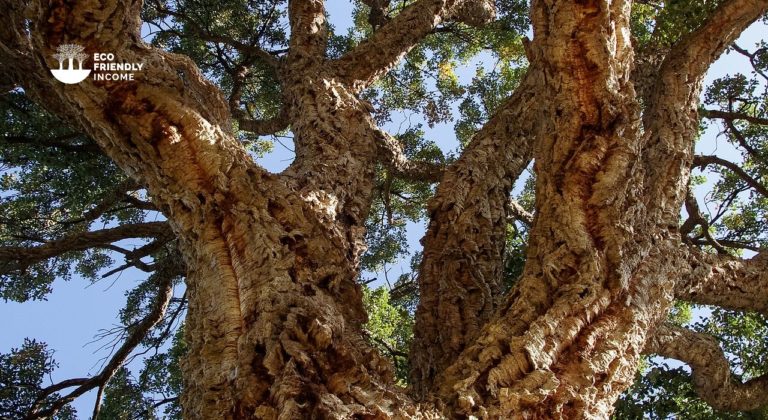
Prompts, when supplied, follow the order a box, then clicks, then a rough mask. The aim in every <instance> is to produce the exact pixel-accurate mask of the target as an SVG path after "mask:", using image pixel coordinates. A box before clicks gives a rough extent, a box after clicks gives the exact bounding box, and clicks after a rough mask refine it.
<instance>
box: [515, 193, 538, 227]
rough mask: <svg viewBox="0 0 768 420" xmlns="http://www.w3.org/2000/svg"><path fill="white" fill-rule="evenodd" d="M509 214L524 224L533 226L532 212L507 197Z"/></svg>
mask: <svg viewBox="0 0 768 420" xmlns="http://www.w3.org/2000/svg"><path fill="white" fill-rule="evenodd" d="M509 214H510V216H512V217H514V218H515V219H516V220H519V221H520V222H522V223H524V224H525V225H526V226H528V227H530V226H533V214H532V213H531V212H529V211H528V210H526V209H525V208H524V207H523V206H522V205H520V203H518V202H517V201H516V200H513V199H511V198H510V199H509Z"/></svg>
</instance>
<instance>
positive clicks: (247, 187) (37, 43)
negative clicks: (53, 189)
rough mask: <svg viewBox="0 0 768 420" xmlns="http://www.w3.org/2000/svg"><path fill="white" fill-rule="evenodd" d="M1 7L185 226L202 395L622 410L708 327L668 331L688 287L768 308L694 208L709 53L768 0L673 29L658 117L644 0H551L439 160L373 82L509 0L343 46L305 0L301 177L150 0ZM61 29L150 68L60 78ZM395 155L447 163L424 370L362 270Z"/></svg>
mask: <svg viewBox="0 0 768 420" xmlns="http://www.w3.org/2000/svg"><path fill="white" fill-rule="evenodd" d="M0 5H1V6H2V7H3V8H4V9H5V10H8V19H9V24H8V25H4V27H3V28H2V29H0V36H1V38H0V39H1V40H2V44H3V46H4V47H5V48H4V49H3V50H2V51H1V53H2V56H1V57H0V58H2V60H0V61H2V63H3V64H2V66H0V69H2V70H3V71H4V72H6V74H8V75H9V76H8V77H10V78H11V79H12V80H15V81H16V83H18V84H20V85H21V86H22V87H23V88H24V89H25V92H27V93H28V94H29V95H30V96H31V97H33V98H35V99H36V100H37V101H38V102H40V103H41V104H42V105H44V106H45V107H46V108H47V109H48V110H50V111H51V112H53V113H55V114H57V115H60V116H61V117H62V118H65V119H67V120H68V121H70V122H71V123H72V124H75V125H77V126H78V127H80V128H82V129H83V130H84V131H85V132H86V133H88V134H89V135H90V136H91V137H93V138H94V139H95V141H96V142H97V143H98V145H99V146H100V147H101V149H102V150H103V151H104V152H105V153H106V154H107V155H109V157H110V158H112V159H113V160H114V161H115V162H116V163H117V164H118V165H119V166H120V167H121V168H122V169H123V170H124V171H125V172H127V173H128V174H129V175H130V176H132V177H134V178H135V179H137V180H138V181H140V182H141V183H142V185H146V186H147V190H148V191H149V193H150V194H151V196H152V198H153V201H154V202H155V203H157V205H158V207H159V208H161V209H163V211H164V213H165V215H166V217H167V218H168V223H169V225H170V227H171V229H172V231H173V233H174V234H175V235H177V236H178V237H179V239H180V243H181V250H182V252H183V255H184V259H185V262H186V265H187V267H188V273H187V277H186V278H187V286H188V290H189V291H188V298H189V310H188V317H187V321H186V322H187V324H186V334H187V335H186V340H187V343H188V346H189V350H190V351H189V355H188V356H187V358H186V360H185V361H184V364H183V371H184V376H185V390H184V395H183V396H182V405H183V408H184V415H185V417H186V418H190V419H239V418H265V419H277V418H279V419H297V418H357V417H360V418H467V417H470V416H475V417H476V418H608V417H609V416H610V413H611V412H612V406H613V403H614V402H615V400H616V398H617V397H618V396H619V394H620V393H621V392H622V391H623V390H624V389H626V388H627V387H628V386H629V384H630V383H631V381H632V379H633V376H634V373H635V370H636V367H637V363H638V360H639V357H640V355H641V353H642V352H643V351H656V352H665V351H666V352H667V353H669V354H671V355H672V357H674V356H675V354H677V353H676V352H678V353H679V349H680V348H681V347H680V345H679V344H675V343H679V340H676V339H675V338H674V337H682V339H684V340H689V341H690V340H693V339H692V338H687V336H686V335H685V334H682V333H679V334H678V333H674V332H670V331H668V330H664V329H663V328H662V329H661V330H659V331H661V332H662V333H663V334H660V335H659V336H658V337H660V338H658V337H657V338H655V339H654V340H656V341H652V342H651V343H652V344H647V343H648V339H649V337H652V336H653V334H654V333H655V332H656V331H657V327H658V325H659V324H660V322H661V321H662V320H663V319H664V317H665V314H666V311H667V309H668V308H669V306H670V304H671V303H672V301H673V299H674V298H675V297H676V296H677V297H679V298H683V299H689V300H694V301H700V302H703V303H716V304H722V305H724V306H726V307H731V308H738V309H745V308H748V309H757V310H762V311H764V310H765V307H764V302H765V299H762V300H761V299H754V298H753V299H751V300H750V296H749V295H750V293H748V292H749V290H747V289H741V288H739V287H738V285H739V284H742V283H745V282H747V283H749V282H751V283H750V284H755V283H754V282H755V281H757V282H760V283H759V284H761V285H763V284H764V283H765V276H764V274H762V273H764V272H765V271H764V270H762V269H761V268H760V267H763V266H764V259H762V257H761V259H757V260H755V261H754V262H743V261H735V260H734V261H720V260H717V261H713V260H712V259H713V258H714V257H711V256H702V255H699V254H695V253H693V252H688V251H687V250H682V249H681V246H682V245H681V244H680V238H679V235H678V234H677V232H676V227H675V226H676V221H677V214H679V209H680V207H681V205H682V203H683V199H684V196H685V190H686V185H687V180H688V175H689V171H690V166H691V164H692V154H691V149H692V144H693V139H694V135H695V130H696V124H697V121H698V120H697V115H696V104H697V98H698V95H699V89H700V85H701V80H702V77H703V74H704V72H705V70H706V68H707V67H708V65H709V64H710V63H711V62H712V61H714V59H715V58H716V57H717V56H718V55H719V54H720V53H721V52H722V51H723V49H724V48H725V47H727V45H728V44H729V43H730V42H732V41H733V39H735V37H736V36H737V35H738V34H739V33H740V32H741V31H742V30H743V29H744V28H745V27H746V26H747V25H748V24H749V23H750V22H752V21H754V20H755V19H757V18H758V17H759V16H760V15H761V14H763V13H764V12H765V10H766V8H767V7H768V3H767V2H766V1H765V0H729V1H726V2H724V3H723V4H722V5H721V6H720V7H719V8H718V9H717V10H716V11H715V12H714V13H713V15H712V17H710V18H709V20H707V21H706V22H705V23H704V24H703V25H702V27H701V28H700V29H699V30H698V31H696V32H694V33H692V34H691V35H690V36H689V37H687V38H686V39H685V40H683V41H682V43H681V45H680V46H679V48H676V49H673V52H671V53H670V54H669V55H668V56H667V57H666V58H665V61H664V63H662V64H661V65H660V68H659V70H658V72H657V73H658V74H654V75H653V77H654V79H653V80H652V83H646V85H648V86H653V87H652V88H647V89H649V90H648V92H650V93H648V92H645V91H644V92H643V104H644V106H645V109H646V111H645V113H644V114H642V115H641V110H640V106H639V102H640V101H639V99H638V94H637V93H636V91H635V88H634V85H633V82H632V79H631V76H632V72H633V68H634V52H633V49H632V45H631V40H630V37H629V13H630V7H631V3H630V2H628V1H607V0H586V1H580V2H572V1H565V0H547V1H544V0H537V1H534V2H533V4H532V16H531V18H532V21H533V24H534V38H533V42H532V43H531V45H530V46H529V48H528V54H529V60H530V63H531V66H530V69H529V71H528V74H527V76H526V77H525V79H524V81H523V83H522V84H521V86H520V87H519V88H518V90H517V91H516V92H515V94H514V95H512V96H511V97H510V99H509V100H508V101H507V102H506V103H505V104H504V105H503V106H501V107H500V109H499V111H498V112H497V114H496V115H494V116H493V117H492V118H491V119H490V121H489V122H488V123H487V124H486V125H485V127H483V128H482V129H481V130H480V131H479V132H478V133H477V134H476V135H475V137H474V138H473V140H472V142H471V143H470V145H469V146H468V147H467V149H466V151H465V152H464V153H463V155H462V156H461V157H460V158H459V159H458V160H457V161H456V162H455V163H454V164H452V165H451V166H450V167H448V168H447V169H446V170H445V171H444V172H443V171H436V170H434V168H431V169H427V170H409V168H410V169H414V167H415V166H413V165H411V163H409V162H406V161H404V160H403V157H402V153H401V152H400V151H399V149H398V145H397V144H396V143H393V142H392V139H391V138H390V137H388V136H387V135H386V133H383V132H382V131H381V130H380V129H379V128H378V127H376V124H375V122H374V121H373V119H372V117H371V115H370V112H369V110H368V105H367V104H365V103H363V102H362V101H360V100H359V98H358V97H357V93H359V91H360V90H361V89H363V88H364V87H367V86H370V84H371V83H372V82H373V81H375V80H376V78H377V77H379V76H381V75H382V74H384V73H386V71H388V70H389V69H390V68H391V67H392V66H393V65H394V64H396V63H397V61H398V60H399V59H400V58H401V57H402V56H403V54H405V53H406V52H407V51H408V50H409V49H410V48H412V47H413V46H414V45H415V44H416V43H418V42H419V41H420V40H421V39H422V38H423V37H424V36H426V35H427V34H428V33H429V32H430V31H432V30H433V29H434V28H435V27H436V25H438V24H439V23H440V22H443V21H447V20H460V21H462V22H465V23H467V24H472V25H481V24H483V23H484V22H487V21H488V20H490V19H492V18H493V7H492V6H491V5H490V3H487V2H480V1H478V2H475V1H469V0H467V1H460V0H454V1H446V0H442V1H439V0H420V1H417V2H414V3H413V5H411V6H409V7H408V8H407V9H405V10H404V11H403V12H402V13H401V14H400V15H398V17H397V18H395V19H393V20H391V21H390V22H388V23H387V24H385V25H384V26H383V27H382V28H379V30H378V31H377V32H376V33H375V34H374V35H373V37H372V38H371V39H370V40H368V41H366V42H364V43H362V44H361V45H360V46H359V47H358V48H357V49H355V50H353V51H352V52H351V53H349V54H348V55H346V56H344V57H342V58H340V59H338V60H335V61H330V60H328V59H327V58H326V57H325V56H324V51H325V43H326V36H327V34H326V26H325V15H324V7H323V2H322V1H320V0H307V1H292V2H290V5H289V21H290V24H291V29H292V36H291V42H290V51H289V53H288V55H287V56H286V58H285V59H283V60H281V62H280V63H279V67H280V75H281V76H280V77H281V83H282V85H283V92H284V97H285V98H284V100H285V109H286V111H285V113H284V114H283V115H281V118H282V119H286V121H288V124H289V125H290V127H291V129H292V130H293V132H294V135H295V143H296V159H295V161H294V162H293V164H292V165H291V166H290V167H289V168H288V169H286V170H285V171H284V172H282V173H280V174H272V173H269V172H267V171H265V170H264V169H262V168H260V167H258V166H257V165H256V164H254V162H253V161H252V160H251V158H250V157H249V155H248V154H247V153H246V152H245V150H244V148H243V147H242V145H240V144H239V143H238V142H237V141H236V140H235V138H234V137H233V134H232V126H233V120H232V117H231V116H230V111H229V109H228V104H227V102H226V101H225V100H224V99H223V98H222V96H221V93H220V92H219V91H218V90H217V89H216V88H215V86H213V85H212V84H211V83H210V82H208V81H206V80H205V79H204V77H203V76H202V75H201V74H200V72H199V70H198V69H197V68H196V67H195V66H194V64H193V63H192V62H191V61H190V60H189V59H187V58H185V57H181V56H177V55H174V54H170V53H167V52H163V51H160V50H157V49H153V48H150V47H149V46H147V45H145V44H143V43H142V42H141V41H140V40H139V32H138V31H139V17H138V16H139V9H140V2H138V1H130V0H121V1H117V0H111V1H105V2H95V1H91V0H78V1H73V2H64V1H53V2H41V1H37V0H33V1H32V2H30V3H29V4H26V3H24V4H22V3H21V2H18V1H15V0H14V1H12V0H0ZM25 19H29V21H28V25H29V28H30V30H29V31H27V30H26V29H25V28H26V26H25V25H26V24H27V23H25V22H26V21H25ZM64 42H74V43H78V44H80V45H83V46H84V47H85V50H86V52H88V53H92V52H95V51H105V50H109V51H114V52H115V54H116V55H117V56H119V57H120V59H121V60H123V61H127V62H143V63H144V68H145V69H146V71H144V72H142V73H140V74H139V75H138V78H137V80H136V81H134V82H94V81H86V82H84V83H82V84H79V85H72V86H65V85H61V84H57V83H56V82H55V81H52V80H51V78H50V77H49V76H48V74H47V68H48V67H50V66H51V65H52V58H50V57H51V54H52V53H53V50H54V48H55V46H56V45H58V44H61V43H64ZM644 89H646V88H644ZM284 122H285V121H281V126H282V123H284ZM532 158H534V159H535V171H536V176H537V186H536V213H535V218H534V220H533V226H532V230H531V234H530V242H529V245H528V255H527V262H526V266H525V269H524V273H523V276H522V279H521V280H520V282H519V284H518V286H516V287H515V288H514V289H513V290H512V291H511V292H509V293H508V294H507V295H505V296H502V295H501V294H500V291H499V284H500V279H501V272H502V269H501V267H502V264H503V261H502V259H503V250H504V232H505V224H506V223H507V212H508V211H507V205H508V204H507V203H508V200H509V193H510V189H511V186H512V183H513V182H514V180H515V179H516V178H517V177H518V176H519V174H520V173H521V171H522V170H523V169H524V168H525V167H526V166H527V165H528V163H529V162H530V160H531V159H532ZM378 164H383V165H388V166H390V167H392V168H394V169H396V172H398V171H399V173H400V174H401V175H407V173H410V175H411V176H415V177H423V178H424V179H429V180H434V179H437V178H439V179H440V183H439V186H438V187H437V192H436V195H435V197H434V198H433V199H432V201H431V202H430V204H429V216H430V225H429V229H428V232H427V235H426V238H425V240H424V247H425V249H424V260H423V262H422V265H421V267H420V273H419V286H420V305H419V308H418V312H417V323H416V328H415V334H416V337H415V343H414V346H413V348H412V350H411V355H410V358H411V361H412V364H413V371H412V380H413V387H412V389H410V390H406V389H402V388H398V387H397V386H395V384H394V381H393V379H392V378H393V374H392V367H391V365H390V364H389V362H387V361H386V359H385V358H383V357H382V356H381V355H379V354H378V353H377V352H376V351H375V350H374V349H373V348H372V347H371V346H370V345H369V344H368V343H367V342H366V340H365V339H364V338H363V334H362V324H363V323H364V322H365V313H364V310H363V307H362V302H361V293H360V289H359V286H358V285H357V284H356V278H357V276H358V270H359V257H360V255H361V253H362V252H363V251H364V249H365V244H364V239H363V238H364V222H365V219H366V217H367V214H368V211H369V207H370V203H371V194H372V190H373V187H374V175H375V173H374V169H375V167H376V165H378ZM153 227H154V226H153ZM164 228H165V229H167V227H164ZM41 252H43V251H41ZM702 267H704V268H702ZM723 267H725V268H723ZM723 270H729V271H732V272H733V274H732V275H726V274H724V271H723ZM682 273H685V275H681V274H682ZM678 279H680V280H678ZM750 279H751V280H750ZM676 283H677V284H676ZM764 289H765V288H764V287H760V288H757V290H756V291H764ZM745 290H746V291H745ZM761 305H762V306H761ZM664 337H666V338H664ZM670 337H671V338H670ZM710 353H712V354H715V355H716V352H714V351H711V352H710ZM681 357H682V356H681ZM713 357H714V356H713ZM705 373H706V372H705ZM759 385H760V386H762V385H761V384H759ZM756 386H757V385H756ZM702 389H703V390H704V391H703V392H711V391H712V387H711V386H710V387H707V386H703V387H702ZM745 392H752V391H745ZM750 395H751V394H750ZM718 398H721V397H712V401H715V402H717V401H720V400H719V399H718ZM750 401H753V400H750Z"/></svg>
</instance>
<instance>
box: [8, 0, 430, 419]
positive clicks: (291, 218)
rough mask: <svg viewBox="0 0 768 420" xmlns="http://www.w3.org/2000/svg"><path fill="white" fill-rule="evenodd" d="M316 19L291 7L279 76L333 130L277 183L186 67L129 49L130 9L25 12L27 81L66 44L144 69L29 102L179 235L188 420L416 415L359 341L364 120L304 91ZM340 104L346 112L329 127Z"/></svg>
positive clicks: (38, 91) (318, 32)
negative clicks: (123, 179)
mask: <svg viewBox="0 0 768 420" xmlns="http://www.w3.org/2000/svg"><path fill="white" fill-rule="evenodd" d="M318 4H319V3H311V4H310V3H302V4H299V5H295V4H294V5H292V7H294V9H293V17H292V21H293V22H299V23H300V24H302V25H303V24H305V23H306V24H307V25H309V26H308V27H309V32H302V31H301V29H302V28H299V27H297V28H296V29H297V30H296V31H295V32H294V33H296V34H302V33H304V35H297V37H296V39H295V41H294V42H293V45H294V46H297V48H296V49H295V50H292V54H291V55H289V58H288V60H289V61H291V60H293V61H292V63H293V67H291V68H292V69H297V70H295V71H293V72H288V73H289V74H288V76H286V77H287V78H289V79H290V78H293V79H291V80H300V81H303V82H304V81H305V82H307V84H306V85H301V84H297V85H298V88H297V90H296V91H292V92H289V94H293V96H292V97H291V99H290V100H291V101H293V102H294V103H295V104H296V105H297V106H299V109H300V112H301V113H304V115H306V116H307V117H310V118H311V116H312V115H320V116H321V117H324V118H325V120H324V121H325V122H326V123H327V125H326V126H322V124H321V125H320V128H317V127H313V126H312V124H311V123H310V122H308V120H307V119H303V120H301V121H299V122H298V123H297V124H295V127H296V129H295V132H296V136H297V138H298V141H297V155H298V158H297V163H296V164H295V165H294V166H293V167H292V168H291V170H289V171H286V174H285V175H283V176H275V175H271V174H268V173H266V172H265V171H263V170H262V169H260V168H258V167H256V166H255V165H254V164H253V162H252V161H251V159H250V157H249V156H248V155H247V153H246V152H245V151H244V149H243V148H242V146H241V145H240V144H239V143H238V142H237V141H236V140H235V139H234V138H233V137H232V136H231V135H230V134H229V131H230V127H231V120H230V118H229V114H228V109H227V104H226V101H225V100H224V99H223V98H222V97H221V95H220V93H219V92H218V91H217V90H216V89H214V87H213V86H212V85H210V84H209V83H208V82H206V81H205V80H204V79H203V78H202V76H201V75H200V73H199V72H198V71H197V69H196V68H195V67H194V65H192V63H191V62H190V61H189V60H188V59H184V58H181V57H179V56H175V55H173V54H169V53H165V52H162V51H158V50H152V49H149V48H147V47H146V46H145V45H143V44H141V43H140V42H137V41H134V40H135V39H138V3H130V2H128V3H126V2H118V1H115V2H113V3H109V4H104V5H102V7H104V10H113V13H111V14H110V13H101V12H100V13H95V12H94V8H93V5H92V4H90V3H88V2H76V3H72V4H56V5H52V6H51V5H48V4H41V3H34V4H33V5H32V12H33V13H30V15H32V16H35V20H34V22H32V30H31V31H30V32H31V33H32V34H33V37H32V39H31V40H29V41H30V42H31V43H32V44H33V45H34V46H35V47H34V48H32V49H31V50H32V51H38V52H39V55H36V56H34V57H33V62H34V63H35V65H36V66H37V67H36V68H38V69H39V68H43V69H44V68H45V67H47V65H46V56H45V55H49V54H50V53H52V50H53V48H54V47H55V46H56V45H58V44H60V43H62V42H74V43H78V44H80V45H83V46H85V48H86V51H89V52H90V51H113V52H114V53H115V55H116V56H117V57H119V58H120V59H121V60H124V61H128V62H143V63H144V64H145V67H144V68H145V70H144V71H143V72H142V73H140V74H137V79H138V80H136V81H135V82H114V83H110V82H104V83H100V82H94V81H91V80H86V81H84V82H82V83H80V84H78V85H75V86H64V85H61V84H58V83H57V82H55V81H53V80H52V78H51V77H50V76H48V77H47V78H45V79H44V78H42V77H41V78H39V79H37V78H31V79H28V80H26V84H25V85H24V88H25V91H26V92H28V93H29V94H31V95H33V96H34V97H36V98H38V99H39V100H40V101H41V102H42V103H43V104H44V105H46V106H48V107H49V109H52V110H54V111H55V110H57V109H71V110H77V112H71V113H70V114H71V115H72V117H73V118H76V119H77V122H78V123H79V125H80V126H81V127H83V128H84V129H85V132H87V133H88V134H89V135H90V136H91V137H93V138H94V139H95V141H96V142H97V143H98V144H99V145H100V147H101V148H102V149H103V150H104V151H105V153H107V154H108V155H109V156H110V157H111V158H112V159H113V160H115V162H116V163H117V164H118V165H120V167H121V168H123V169H124V170H125V171H126V172H127V173H129V174H130V175H132V176H133V177H135V178H137V180H138V181H139V182H140V183H141V184H142V185H146V186H147V190H148V192H149V193H150V194H151V195H152V197H153V199H154V200H156V202H157V203H158V204H159V206H160V207H161V208H162V209H163V211H164V213H165V215H166V216H167V217H168V220H169V223H170V225H171V226H172V228H173V230H174V232H175V233H176V234H177V235H178V236H179V243H180V249H181V250H182V252H183V254H184V259H185V262H186V266H187V267H188V270H189V272H188V274H187V286H188V292H187V295H188V299H189V310H188V317H187V324H186V325H187V328H186V334H187V337H186V341H187V344H188V346H189V355H188V357H187V358H186V360H185V361H184V363H183V370H184V376H185V391H184V395H183V396H182V405H183V407H184V411H185V416H186V417H189V418H216V419H227V418H244V417H254V416H256V417H258V416H261V417H267V418H272V417H278V416H279V417H281V418H308V417H312V416H320V417H327V416H332V415H341V416H345V415H346V416H354V415H367V416H378V417H382V416H397V417H407V416H411V415H415V414H416V406H415V405H413V404H412V403H411V402H410V401H409V400H408V399H407V398H406V397H404V396H403V394H402V391H400V390H397V389H396V388H395V387H394V385H393V381H392V372H391V366H390V365H389V364H388V362H386V361H385V359H383V358H381V357H380V356H379V355H378V354H377V353H376V352H375V351H374V350H373V349H372V348H371V346H369V345H368V343H366V342H365V341H364V339H363V338H362V337H363V335H362V331H361V324H362V322H363V320H364V314H363V310H362V304H361V296H360V291H359V287H358V286H357V285H356V283H355V279H356V277H357V258H358V256H359V253H360V252H361V251H362V223H363V221H364V219H365V212H366V211H367V206H366V201H367V200H369V197H368V196H369V195H370V193H366V191H368V190H370V189H371V188H372V185H369V184H372V181H371V179H369V178H372V177H373V176H372V175H373V174H372V169H371V168H372V167H374V166H375V165H374V164H373V163H375V161H376V159H378V156H377V153H376V147H375V141H374V138H373V136H372V133H370V132H368V131H366V132H364V133H362V134H366V135H367V136H363V137H364V138H362V139H360V140H361V141H360V144H361V146H360V148H359V149H357V150H352V151H346V148H348V147H350V146H351V145H352V143H351V142H352V141H356V140H358V135H359V134H361V131H359V130H361V129H362V127H369V124H368V123H369V120H370V118H369V117H368V120H365V119H363V120H364V121H365V124H362V125H353V126H351V127H349V126H346V125H344V124H343V121H344V120H343V119H342V118H344V117H350V113H352V116H355V117H357V116H363V115H364V114H362V111H360V109H362V108H363V107H362V106H358V105H360V104H359V103H358V102H357V101H356V99H354V98H353V97H351V96H350V95H348V94H346V93H344V91H343V90H342V88H341V87H340V86H338V85H334V84H327V83H326V82H327V81H328V80H329V78H324V79H323V78H315V79H313V78H312V76H317V74H318V73H317V71H318V69H319V68H321V67H322V66H321V63H322V60H317V59H311V57H313V56H312V55H311V54H313V53H312V51H311V50H312V49H313V48H318V45H319V44H322V42H323V41H322V31H323V29H322V24H321V23H322V22H320V21H318V19H319V18H318V15H317V14H316V13H314V12H312V11H313V10H314V11H316V10H317V9H316V8H315V9H312V7H310V6H317V5H318ZM307 7H309V8H310V9H312V10H310V12H312V13H309V14H307V13H305V12H307V9H306V8H307ZM13 10H22V8H21V7H16V8H15V9H13ZM313 13H314V14H313ZM313 16H314V17H313ZM64 18H66V19H67V20H66V21H64V20H62V19H64ZM105 18H108V19H107V20H103V19H105ZM99 28H104V30H103V32H99V30H98V29H99ZM15 29H16V30H17V32H16V33H14V34H12V35H13V36H14V37H15V38H14V39H15V40H16V41H18V42H19V43H22V42H26V40H27V38H26V32H25V31H24V29H23V26H19V27H18V28H15ZM312 31H314V32H312ZM97 33H99V34H100V37H98V38H96V37H95V34H97ZM105 34H112V35H113V36H114V37H115V38H114V39H113V38H110V37H108V36H106V35H105ZM126 34H128V36H126ZM4 41H5V38H4ZM302 48H306V49H304V50H302ZM4 51H6V50H4ZM302 64H315V66H314V67H313V68H312V70H311V71H307V67H306V66H302ZM37 71H38V73H40V74H41V75H43V74H45V70H37ZM313 71H314V73H313ZM304 74H307V75H309V76H310V77H307V78H302V77H303V76H302V75H304ZM315 82H317V83H319V84H316V83H315ZM302 86H304V87H302ZM304 88H306V89H307V90H308V91H305V90H302V89H304ZM306 92H308V94H307V95H301V94H302V93H306ZM337 92H341V94H342V95H345V96H344V98H345V99H349V106H348V108H347V110H348V111H344V108H343V107H342V111H340V112H339V114H338V116H334V115H332V114H333V113H334V112H335V111H334V109H335V108H334V106H333V105H334V102H333V101H335V100H337V99H338V98H339V95H337ZM313 95H316V98H315V97H314V96H313ZM352 105H354V106H352ZM313 110H314V112H315V113H314V114H313V113H312V112H313ZM318 110H319V111H318ZM297 115H299V114H293V115H291V117H296V116H297ZM318 121H319V122H321V121H322V119H320V120H318ZM329 127H330V128H329ZM334 127H336V128H338V129H337V130H336V131H334V130H335V128H334ZM324 130H325V131H324ZM369 131H370V130H369ZM324 135H329V137H328V138H327V139H326V138H324V137H322V136H324ZM304 139H307V140H306V141H303V140H304ZM327 140H334V141H331V142H328V141H327ZM324 143H325V144H324ZM305 157H306V158H305ZM329 157H330V158H329ZM315 158H318V159H320V160H319V161H318V160H315ZM326 158H327V159H326ZM322 159H326V162H325V163H326V164H325V165H323V164H322V163H323V162H322ZM337 170H338V171H339V172H334V171H337ZM342 176H343V177H344V178H341V177H342ZM334 177H336V178H334ZM334 179H335V180H336V182H337V183H338V182H339V181H338V180H342V181H341V182H342V184H341V185H338V184H337V183H334V182H332V181H333V180H334ZM343 179H346V180H350V182H352V181H354V182H352V183H353V184H354V183H356V184H355V185H350V184H347V185H344V184H343ZM429 413H430V411H429V409H428V408H427V409H425V410H423V411H422V415H423V416H425V417H429V415H430V414H429Z"/></svg>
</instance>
